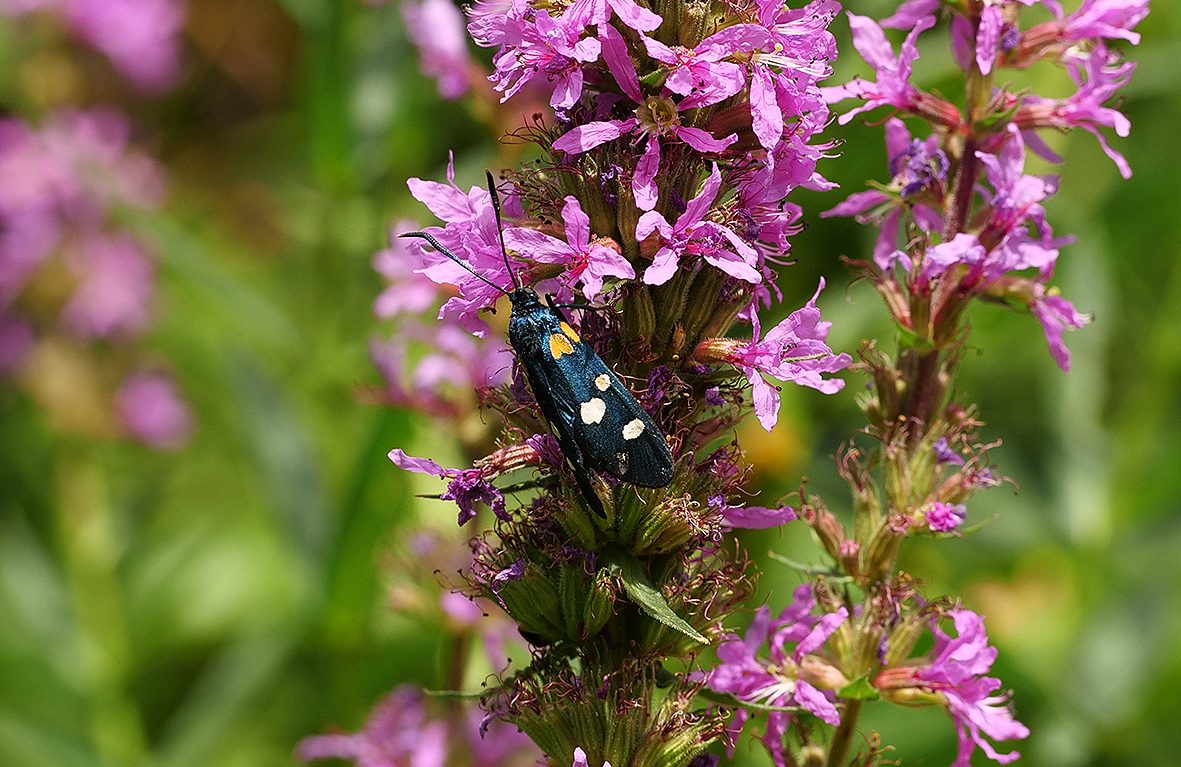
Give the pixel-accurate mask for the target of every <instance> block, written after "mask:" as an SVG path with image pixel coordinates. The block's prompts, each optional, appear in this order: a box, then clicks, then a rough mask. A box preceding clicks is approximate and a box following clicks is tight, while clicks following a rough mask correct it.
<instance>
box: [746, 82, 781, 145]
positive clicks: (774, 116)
mask: <svg viewBox="0 0 1181 767" xmlns="http://www.w3.org/2000/svg"><path fill="white" fill-rule="evenodd" d="M750 116H751V128H752V129H753V130H754V132H755V135H756V136H757V137H758V139H759V144H761V145H762V147H763V148H764V149H767V150H770V149H773V148H774V147H775V145H776V144H778V143H779V139H781V138H782V137H783V110H781V109H780V108H779V102H778V100H777V99H776V98H775V84H774V83H773V82H772V80H771V70H769V69H768V68H767V67H762V66H755V67H754V68H753V71H752V72H751V78H750Z"/></svg>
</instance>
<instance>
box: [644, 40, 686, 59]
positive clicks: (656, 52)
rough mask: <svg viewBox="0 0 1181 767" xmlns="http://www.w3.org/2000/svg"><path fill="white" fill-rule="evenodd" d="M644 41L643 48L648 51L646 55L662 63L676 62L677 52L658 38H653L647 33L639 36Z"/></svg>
mask: <svg viewBox="0 0 1181 767" xmlns="http://www.w3.org/2000/svg"><path fill="white" fill-rule="evenodd" d="M641 40H642V41H643V43H644V50H646V51H648V55H649V56H651V57H652V58H654V59H656V60H657V61H659V62H660V63H662V64H676V63H677V54H676V52H675V51H673V49H672V48H669V47H668V46H667V45H665V44H664V43H662V42H660V41H659V40H654V39H652V38H651V37H648V36H647V35H644V36H642V37H641Z"/></svg>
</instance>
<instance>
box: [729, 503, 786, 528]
mask: <svg viewBox="0 0 1181 767" xmlns="http://www.w3.org/2000/svg"><path fill="white" fill-rule="evenodd" d="M722 518H723V519H724V520H725V521H726V524H727V525H729V526H730V527H734V528H740V529H742V530H766V529H767V528H771V527H779V526H780V525H786V524H787V523H788V522H793V521H795V519H796V511H795V509H793V508H792V507H790V506H780V507H779V508H775V509H769V508H767V507H766V506H730V507H728V508H727V509H726V510H725V511H723V512H722Z"/></svg>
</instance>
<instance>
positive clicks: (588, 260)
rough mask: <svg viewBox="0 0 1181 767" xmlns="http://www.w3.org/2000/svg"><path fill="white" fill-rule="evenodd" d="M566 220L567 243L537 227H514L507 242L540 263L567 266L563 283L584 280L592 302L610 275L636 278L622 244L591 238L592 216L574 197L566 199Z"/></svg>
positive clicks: (570, 283)
mask: <svg viewBox="0 0 1181 767" xmlns="http://www.w3.org/2000/svg"><path fill="white" fill-rule="evenodd" d="M562 221H563V222H564V223H565V225H566V241H565V242H563V241H561V240H559V239H557V238H554V237H550V236H549V235H548V234H544V233H542V232H539V231H537V230H536V229H524V228H514V229H509V230H507V231H506V232H505V233H504V241H505V244H506V245H507V246H508V247H509V248H512V249H513V250H516V251H519V252H520V253H527V254H528V255H529V258H530V259H531V260H533V261H536V262H538V263H542V264H562V265H564V266H566V272H565V273H564V274H563V276H562V282H563V283H565V284H567V285H571V286H572V285H574V284H576V283H577V282H579V281H580V280H581V282H582V293H583V295H584V296H586V299H587V300H588V301H594V300H595V299H596V298H597V297H598V295H599V292H600V291H601V290H602V289H603V280H604V279H605V278H607V277H618V278H620V279H625V280H630V279H634V278H635V276H636V272H635V270H634V269H633V268H632V265H631V264H630V263H628V260H627V259H626V258H624V257H623V255H622V254H620V252H619V246H618V245H616V244H615V243H614V242H612V241H610V240H602V239H597V238H596V239H592V238H591V230H590V218H589V217H588V216H587V215H586V213H585V212H583V210H582V206H581V205H579V204H578V200H576V199H575V198H574V197H567V198H566V204H565V206H563V208H562Z"/></svg>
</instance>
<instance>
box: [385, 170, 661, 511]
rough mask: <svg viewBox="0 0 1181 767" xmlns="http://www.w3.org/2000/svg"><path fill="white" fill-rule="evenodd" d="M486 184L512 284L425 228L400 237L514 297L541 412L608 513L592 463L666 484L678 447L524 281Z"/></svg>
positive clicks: (514, 318) (512, 324)
mask: <svg viewBox="0 0 1181 767" xmlns="http://www.w3.org/2000/svg"><path fill="white" fill-rule="evenodd" d="M488 191H489V192H490V193H491V195H492V206H493V210H494V211H495V213H496V226H497V229H498V230H501V241H500V245H501V250H502V252H503V254H504V259H505V265H506V266H508V272H509V274H510V275H511V276H512V280H513V289H512V290H511V291H510V290H508V289H506V288H503V287H501V286H499V285H496V284H495V283H493V282H491V281H489V280H488V279H487V278H485V277H484V276H483V275H480V274H478V273H477V272H476V271H475V270H474V269H472V268H471V267H470V266H469V265H468V264H466V263H464V262H463V261H462V260H461V259H460V258H459V257H458V256H456V255H455V254H454V253H452V252H451V251H449V250H448V249H447V248H445V247H444V246H443V245H442V244H440V243H439V242H438V241H437V240H436V239H435V238H434V237H432V236H431V235H429V234H427V233H426V232H406V233H405V234H401V235H399V236H400V237H417V238H420V239H423V240H426V241H427V242H428V243H430V244H431V246H432V247H434V248H435V250H437V251H439V252H440V253H442V254H443V255H444V256H446V257H447V258H449V259H451V260H452V261H454V262H455V263H457V264H459V265H460V266H462V267H463V268H464V269H466V270H467V271H469V272H470V273H471V274H473V275H475V277H476V278H477V279H480V280H483V281H484V282H485V283H486V284H488V285H490V286H491V287H493V288H495V289H497V290H499V291H500V292H501V293H503V294H505V295H506V296H508V299H509V303H510V304H511V305H512V314H511V316H510V317H509V325H508V339H509V344H510V345H512V347H513V351H515V352H516V354H517V359H518V360H519V361H520V363H521V366H522V367H523V368H524V369H525V377H526V379H527V380H528V382H529V388H530V389H531V390H532V391H533V397H534V399H536V400H537V404H538V406H539V407H540V408H541V413H542V415H543V416H545V420H546V421H547V422H548V423H549V425H550V428H551V429H552V430H553V431H554V434H555V436H556V437H557V439H558V445H559V446H560V447H561V449H562V454H563V455H564V456H565V457H566V460H567V461H569V462H570V466H571V467H572V468H573V470H574V478H575V480H576V481H577V482H578V487H579V489H580V490H581V491H582V494H583V496H584V497H585V498H586V501H587V503H588V504H589V505H590V506H591V508H592V509H594V511H595V512H596V513H597V514H599V516H606V514H605V512H604V510H603V503H602V501H601V500H600V499H599V496H598V494H597V493H596V492H595V490H594V488H593V486H592V484H591V481H590V474H589V471H590V470H592V469H593V470H594V471H599V472H603V473H605V474H610V475H611V476H613V477H617V478H618V479H621V480H623V481H624V482H630V483H631V484H633V485H641V486H643V487H664V486H665V485H667V484H668V483H669V482H670V481H671V480H672V470H673V461H672V452H671V451H670V450H669V447H668V442H667V441H666V440H665V438H664V434H663V433H662V432H661V430H660V428H659V427H658V426H657V425H656V423H655V422H654V421H653V420H652V418H651V417H650V416H649V415H648V413H646V412H645V411H644V408H642V407H641V406H640V403H639V402H637V401H636V398H635V397H634V396H632V393H631V391H629V390H628V388H627V387H626V386H624V384H623V382H622V381H620V380H619V378H618V377H617V376H616V375H615V374H614V373H613V372H611V369H610V368H608V367H607V365H606V363H604V362H603V360H602V358H601V357H599V355H598V354H596V353H595V351H594V349H592V348H591V347H590V346H589V345H588V344H586V343H584V342H583V341H582V339H581V338H580V337H579V335H578V332H577V331H575V330H574V328H573V327H571V326H570V323H569V322H567V321H566V318H565V317H563V316H562V314H561V313H560V311H559V310H558V308H556V307H552V306H547V305H545V304H543V303H542V302H541V299H540V298H538V295H537V293H536V292H535V291H533V290H532V289H530V288H526V287H523V286H522V285H521V284H520V281H519V279H518V278H517V275H516V273H515V272H514V271H513V269H512V266H511V265H510V264H509V263H508V252H507V250H506V249H505V247H504V234H503V228H502V225H501V223H500V200H499V197H498V195H497V193H496V186H495V184H494V182H493V180H492V174H491V173H489V174H488Z"/></svg>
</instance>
